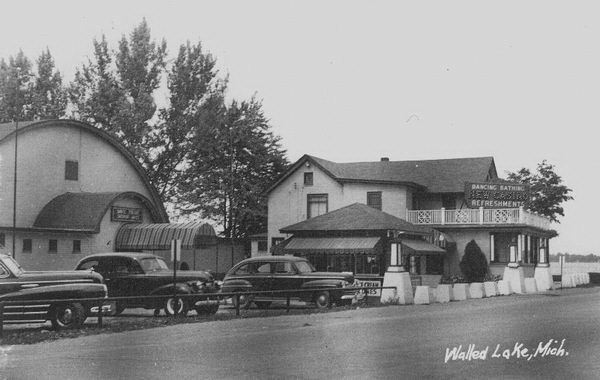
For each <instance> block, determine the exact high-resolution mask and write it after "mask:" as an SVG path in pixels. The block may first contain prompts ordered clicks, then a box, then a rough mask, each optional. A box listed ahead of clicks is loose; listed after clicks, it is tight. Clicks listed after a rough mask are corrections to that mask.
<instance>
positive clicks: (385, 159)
mask: <svg viewBox="0 0 600 380" xmlns="http://www.w3.org/2000/svg"><path fill="white" fill-rule="evenodd" d="M381 162H390V158H389V157H381Z"/></svg>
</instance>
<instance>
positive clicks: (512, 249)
mask: <svg viewBox="0 0 600 380" xmlns="http://www.w3.org/2000/svg"><path fill="white" fill-rule="evenodd" d="M508 249H509V260H508V266H509V267H511V268H517V267H518V266H519V262H518V261H517V239H516V238H512V240H511V242H510V244H509V246H508Z"/></svg>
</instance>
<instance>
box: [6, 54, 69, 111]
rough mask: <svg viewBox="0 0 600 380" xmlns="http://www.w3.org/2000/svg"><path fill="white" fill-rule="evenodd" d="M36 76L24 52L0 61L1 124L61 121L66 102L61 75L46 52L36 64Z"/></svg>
mask: <svg viewBox="0 0 600 380" xmlns="http://www.w3.org/2000/svg"><path fill="white" fill-rule="evenodd" d="M36 63H37V73H34V72H33V65H32V64H31V61H30V60H29V58H27V57H26V56H25V54H24V53H23V51H19V53H17V55H16V56H14V57H12V56H11V57H10V58H9V60H8V62H6V61H5V60H4V59H1V60H0V122H10V121H16V120H19V121H22V120H38V119H58V118H60V117H63V116H64V115H65V110H66V107H67V99H66V92H65V88H64V86H63V83H62V76H61V74H60V72H58V70H56V68H55V65H54V59H53V58H52V55H51V54H50V50H48V49H46V51H43V52H42V53H41V55H40V57H39V58H38V59H37V61H36Z"/></svg>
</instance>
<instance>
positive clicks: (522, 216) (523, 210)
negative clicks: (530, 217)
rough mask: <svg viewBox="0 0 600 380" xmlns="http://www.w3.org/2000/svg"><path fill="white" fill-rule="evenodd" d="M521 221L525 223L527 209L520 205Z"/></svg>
mask: <svg viewBox="0 0 600 380" xmlns="http://www.w3.org/2000/svg"><path fill="white" fill-rule="evenodd" d="M519 223H520V224H524V223H525V209H524V208H523V206H521V207H519Z"/></svg>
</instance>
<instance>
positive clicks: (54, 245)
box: [48, 239, 58, 253]
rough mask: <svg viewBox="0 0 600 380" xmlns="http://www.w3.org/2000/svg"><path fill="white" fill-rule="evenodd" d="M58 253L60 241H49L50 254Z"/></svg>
mask: <svg viewBox="0 0 600 380" xmlns="http://www.w3.org/2000/svg"><path fill="white" fill-rule="evenodd" d="M57 251H58V240H56V239H50V240H49V241H48V253H56V252H57Z"/></svg>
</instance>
